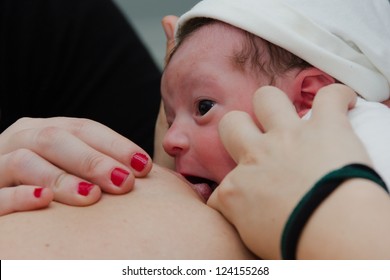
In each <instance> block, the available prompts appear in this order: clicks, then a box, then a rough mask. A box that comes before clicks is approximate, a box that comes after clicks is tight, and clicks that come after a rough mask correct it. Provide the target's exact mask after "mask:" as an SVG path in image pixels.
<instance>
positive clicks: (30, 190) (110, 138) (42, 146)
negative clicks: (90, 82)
mask: <svg viewBox="0 0 390 280" xmlns="http://www.w3.org/2000/svg"><path fill="white" fill-rule="evenodd" d="M151 167H152V161H151V159H150V157H149V156H148V155H147V154H146V152H145V151H144V150H142V149H141V148H140V147H138V146H137V145H136V144H134V143H133V142H131V141H130V140H128V139H126V138H125V137H123V136H121V135H119V134H118V133H116V132H115V131H113V130H111V129H109V128H108V127H106V126H104V125H102V124H100V123H97V122H94V121H91V120H88V119H77V118H64V117H58V118H47V119H31V118H23V119H20V120H18V121H17V122H15V123H14V124H13V125H11V126H10V127H9V128H8V129H6V130H5V131H4V132H3V133H1V134H0V215H4V214H7V213H11V212H15V211H23V210H32V209H38V208H42V207H45V206H47V205H48V204H49V203H50V202H51V201H52V200H53V199H54V200H56V201H58V202H62V203H65V204H70V205H77V206H83V205H89V204H93V203H95V202H96V201H98V200H99V198H100V196H101V191H104V192H108V193H112V194H123V193H127V192H129V191H130V190H131V189H132V188H133V185H134V180H135V177H144V176H146V175H147V174H148V173H149V171H150V170H151Z"/></svg>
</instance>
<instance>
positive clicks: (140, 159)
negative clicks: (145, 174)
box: [130, 153, 149, 171]
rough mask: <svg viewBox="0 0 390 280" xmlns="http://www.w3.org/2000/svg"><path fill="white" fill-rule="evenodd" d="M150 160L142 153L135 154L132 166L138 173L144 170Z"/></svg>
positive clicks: (131, 162)
mask: <svg viewBox="0 0 390 280" xmlns="http://www.w3.org/2000/svg"><path fill="white" fill-rule="evenodd" d="M148 161H149V158H148V157H147V156H146V155H144V154H141V153H135V154H134V155H133V157H132V158H131V161H130V165H131V167H133V168H134V169H135V170H137V171H142V170H144V168H145V166H146V164H147V163H148Z"/></svg>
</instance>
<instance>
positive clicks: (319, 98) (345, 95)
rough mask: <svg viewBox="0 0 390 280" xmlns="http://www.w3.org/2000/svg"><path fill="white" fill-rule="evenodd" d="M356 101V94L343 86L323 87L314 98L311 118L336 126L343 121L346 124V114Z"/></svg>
mask: <svg viewBox="0 0 390 280" xmlns="http://www.w3.org/2000/svg"><path fill="white" fill-rule="evenodd" d="M356 100H357V95H356V93H355V92H354V91H353V90H352V89H351V88H349V87H347V86H345V85H342V84H332V85H329V86H326V87H323V88H321V89H320V90H319V91H318V92H317V95H316V97H315V98H314V101H313V106H312V108H313V111H312V116H311V118H312V119H313V120H319V121H321V122H323V123H329V124H332V123H333V124H334V123H336V124H337V123H340V121H341V120H342V119H344V120H345V122H346V123H347V122H348V118H347V112H348V110H349V109H351V108H353V107H354V106H355V104H356Z"/></svg>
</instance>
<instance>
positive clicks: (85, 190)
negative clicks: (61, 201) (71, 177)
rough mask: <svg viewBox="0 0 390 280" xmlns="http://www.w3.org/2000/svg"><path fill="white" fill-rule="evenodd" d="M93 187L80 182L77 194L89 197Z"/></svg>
mask: <svg viewBox="0 0 390 280" xmlns="http://www.w3.org/2000/svg"><path fill="white" fill-rule="evenodd" d="M93 186H94V185H93V184H91V183H88V182H81V183H79V188H78V190H77V192H78V193H79V194H80V195H83V196H87V195H89V192H90V191H91V190H92V188H93Z"/></svg>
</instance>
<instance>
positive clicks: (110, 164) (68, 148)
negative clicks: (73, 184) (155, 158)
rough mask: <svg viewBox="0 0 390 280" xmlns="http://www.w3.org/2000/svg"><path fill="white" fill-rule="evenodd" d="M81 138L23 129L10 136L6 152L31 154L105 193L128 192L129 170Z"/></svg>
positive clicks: (52, 129)
mask: <svg viewBox="0 0 390 280" xmlns="http://www.w3.org/2000/svg"><path fill="white" fill-rule="evenodd" d="M83 137H86V136H83ZM81 138H82V137H80V138H79V137H76V136H75V135H73V134H71V133H69V132H68V131H66V130H63V129H59V128H57V127H45V128H39V129H38V128H36V129H25V130H22V131H20V132H18V133H14V134H12V135H11V136H10V138H9V142H11V143H12V144H9V146H10V147H8V148H9V149H11V151H13V150H18V149H19V148H20V147H22V148H25V149H28V150H31V151H33V152H35V153H36V154H38V155H40V156H41V157H42V158H44V159H46V160H47V161H49V162H50V163H52V164H54V165H56V166H57V167H58V168H60V169H61V170H64V171H66V172H67V173H70V174H74V175H75V176H77V177H80V178H83V179H84V180H87V181H89V182H92V183H93V184H96V185H98V186H99V187H100V188H101V189H102V190H104V191H106V192H110V193H114V194H121V193H126V192H128V191H130V190H131V189H132V187H133V184H134V175H133V173H132V172H131V170H130V169H129V168H128V167H127V166H125V165H124V164H122V163H121V162H119V161H117V160H114V159H113V158H111V157H109V156H107V155H106V154H103V153H101V152H100V151H97V150H95V149H93V148H92V147H91V146H90V145H88V144H86V142H84V141H82V140H81ZM90 141H93V140H92V139H90ZM103 142H104V140H103ZM12 145H14V147H12ZM103 145H104V144H103ZM112 148H113V147H112ZM141 160H142V159H141ZM31 176H33V174H31Z"/></svg>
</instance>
